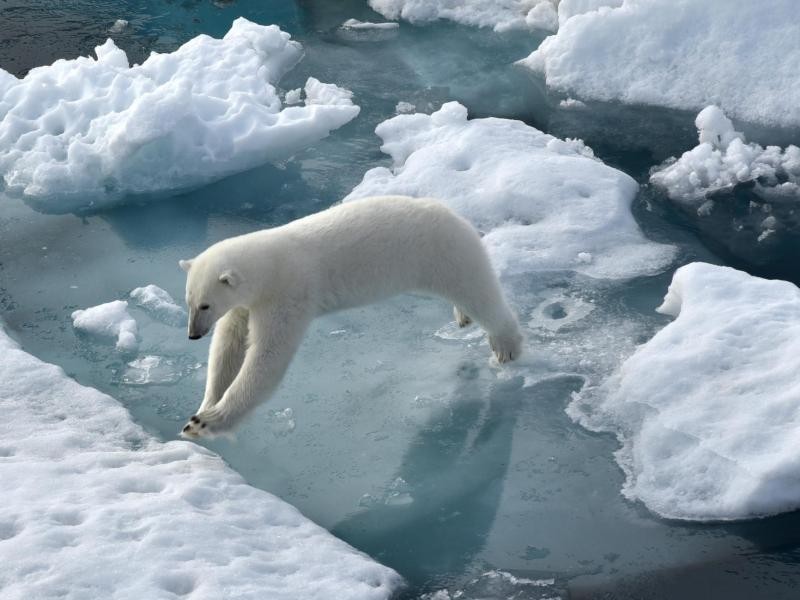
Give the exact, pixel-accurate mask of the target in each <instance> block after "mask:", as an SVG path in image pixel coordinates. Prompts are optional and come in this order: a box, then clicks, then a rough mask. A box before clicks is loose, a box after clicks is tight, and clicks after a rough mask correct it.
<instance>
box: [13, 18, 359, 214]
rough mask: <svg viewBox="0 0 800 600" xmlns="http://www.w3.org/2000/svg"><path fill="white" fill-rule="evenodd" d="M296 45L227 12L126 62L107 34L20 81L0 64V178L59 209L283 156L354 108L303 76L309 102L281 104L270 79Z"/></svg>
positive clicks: (187, 183)
mask: <svg viewBox="0 0 800 600" xmlns="http://www.w3.org/2000/svg"><path fill="white" fill-rule="evenodd" d="M302 52H303V51H302V47H301V46H300V44H298V43H297V42H295V41H292V40H291V39H290V36H289V34H288V33H285V32H283V31H281V30H280V29H279V28H278V27H276V26H274V25H270V26H262V25H257V24H255V23H252V22H250V21H248V20H246V19H244V18H239V19H236V20H235V21H234V22H233V25H232V26H231V29H230V31H229V32H228V33H227V34H226V35H225V37H224V38H222V39H213V38H211V37H208V36H206V35H200V36H198V37H196V38H194V39H192V40H190V41H189V42H187V43H186V44H184V45H183V46H181V47H180V48H178V49H177V50H175V51H174V52H172V53H171V54H156V53H153V54H151V55H150V57H149V58H148V59H147V60H146V61H145V62H144V63H143V64H141V65H134V66H133V67H130V66H129V65H128V59H127V56H126V55H125V52H123V51H122V50H120V49H119V48H117V47H116V46H115V45H114V42H113V41H111V40H108V41H107V42H106V43H105V44H103V45H102V46H98V47H97V48H96V54H97V60H94V59H91V58H78V59H75V60H59V61H56V62H55V63H53V64H52V65H50V66H46V67H39V68H36V69H33V70H31V71H30V73H29V74H28V75H27V76H26V77H25V78H24V79H16V78H14V77H12V76H10V75H9V74H7V73H5V72H4V71H2V70H0V176H2V178H3V181H4V182H5V185H6V187H7V188H8V189H9V190H10V191H12V192H16V193H23V194H25V195H27V196H29V197H31V198H32V199H35V200H36V203H37V205H40V206H42V207H43V208H44V209H46V210H53V211H68V210H73V209H75V208H81V207H86V206H87V205H91V206H95V207H96V206H99V205H103V204H109V203H112V202H117V201H119V200H120V199H121V198H123V197H124V196H125V195H126V194H144V195H162V194H166V193H173V192H176V191H179V190H185V189H187V188H192V187H197V186H200V185H203V184H206V183H208V182H210V181H213V180H216V179H220V178H222V177H225V176H227V175H230V174H232V173H235V172H239V171H243V170H246V169H249V168H252V167H255V166H257V165H260V164H262V163H264V162H267V161H270V160H282V159H285V158H287V157H288V156H289V155H291V154H292V153H294V152H295V151H297V150H299V149H301V148H303V147H305V146H307V145H308V144H311V143H313V142H315V141H317V140H319V139H321V138H323V137H325V136H326V135H328V133H329V132H330V131H331V130H333V129H336V128H338V127H340V126H342V125H343V124H345V123H347V122H348V121H350V120H351V119H353V118H354V117H355V116H356V115H357V114H358V112H359V108H358V107H357V106H355V105H354V104H353V103H352V101H351V94H350V93H349V92H347V91H346V90H342V89H340V88H337V87H336V86H334V85H332V84H329V85H326V84H321V83H320V82H319V81H317V80H316V79H314V78H309V80H308V82H307V83H306V95H307V97H308V98H310V99H311V101H307V102H306V104H307V105H306V106H305V107H300V106H298V107H288V108H286V109H283V110H282V107H281V102H280V99H279V96H278V92H277V90H276V89H275V87H274V86H275V84H276V83H277V82H278V80H279V79H280V78H281V77H282V76H283V75H284V73H286V71H288V70H289V69H291V68H292V67H293V66H294V65H295V64H296V63H297V62H298V61H299V60H300V58H301V57H302ZM311 105H313V106H311Z"/></svg>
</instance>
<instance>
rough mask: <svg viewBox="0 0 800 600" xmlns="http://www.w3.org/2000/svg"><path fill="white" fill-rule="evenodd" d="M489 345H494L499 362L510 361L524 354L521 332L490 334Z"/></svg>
mask: <svg viewBox="0 0 800 600" xmlns="http://www.w3.org/2000/svg"><path fill="white" fill-rule="evenodd" d="M489 345H490V346H491V347H492V352H494V355H495V357H496V358H497V362H499V363H506V362H510V361H512V360H516V359H517V358H519V355H520V354H522V335H521V334H520V333H519V332H515V333H513V334H511V335H505V336H494V335H492V336H489Z"/></svg>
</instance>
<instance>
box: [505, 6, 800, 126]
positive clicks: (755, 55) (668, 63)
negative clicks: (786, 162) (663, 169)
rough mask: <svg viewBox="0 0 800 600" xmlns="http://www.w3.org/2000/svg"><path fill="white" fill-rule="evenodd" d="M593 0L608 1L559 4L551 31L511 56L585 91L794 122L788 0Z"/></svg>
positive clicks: (796, 76)
mask: <svg viewBox="0 0 800 600" xmlns="http://www.w3.org/2000/svg"><path fill="white" fill-rule="evenodd" d="M566 1H567V0H564V2H562V4H564V3H565V2H566ZM580 3H581V2H575V4H576V5H578V4H580ZM570 4H572V3H570ZM602 4H611V5H612V6H611V7H605V8H600V9H599V10H595V11H592V12H587V13H583V14H580V15H578V16H571V17H570V16H569V15H568V14H567V13H568V12H569V11H568V10H567V8H568V7H563V8H564V11H563V17H568V18H565V19H562V21H561V24H560V27H559V30H558V33H557V34H556V35H553V36H550V37H548V38H547V39H546V40H545V41H544V42H542V44H541V45H540V46H539V48H538V49H537V50H535V51H534V52H533V53H532V54H531V55H530V56H529V57H528V58H527V59H524V60H523V61H520V62H521V63H522V64H524V65H526V66H528V67H530V68H532V69H534V70H536V71H540V72H542V73H543V74H544V75H545V77H546V80H547V84H548V85H549V86H551V87H554V88H557V89H559V90H564V91H569V92H572V93H575V94H577V95H579V96H582V97H585V98H594V99H598V100H607V101H612V100H620V101H622V102H626V103H637V104H651V105H657V106H668V107H673V108H682V109H689V110H699V109H701V108H702V107H704V106H706V105H708V104H712V103H715V104H718V105H719V106H720V107H721V108H722V109H723V110H724V111H725V112H726V113H728V114H729V115H732V116H734V117H737V118H739V119H743V120H747V121H752V122H758V123H765V124H772V125H800V73H799V72H798V70H797V68H796V65H797V64H798V63H800V45H799V44H793V43H787V40H797V39H800V20H798V19H797V3H796V1H795V0H765V1H764V2H730V0H703V1H702V2H699V1H697V0H625V1H624V2H616V3H605V2H603V3H602ZM559 12H560V13H562V10H561V8H560V9H559ZM743 73H747V74H748V76H747V77H743V76H742V74H743Z"/></svg>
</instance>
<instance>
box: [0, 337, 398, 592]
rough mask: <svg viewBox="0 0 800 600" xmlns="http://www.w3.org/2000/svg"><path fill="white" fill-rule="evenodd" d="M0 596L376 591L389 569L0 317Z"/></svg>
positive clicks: (392, 585) (388, 585) (387, 581)
mask: <svg viewBox="0 0 800 600" xmlns="http://www.w3.org/2000/svg"><path fill="white" fill-rule="evenodd" d="M0 355H2V357H3V360H2V361H0V382H2V386H0V410H2V413H3V419H2V422H0V481H2V482H3V510H2V511H0V562H2V565H3V568H2V569H0V596H2V597H3V598H4V599H5V600H27V599H29V598H64V597H69V598H109V599H111V598H113V599H118V600H125V599H129V598H130V599H134V598H135V599H137V600H138V599H141V598H175V597H179V596H186V597H191V598H196V599H198V600H201V599H206V598H207V599H209V600H211V599H213V600H217V599H219V598H242V599H253V600H255V599H260V598H264V597H265V594H266V595H267V596H268V597H269V598H271V599H274V600H282V599H285V600H297V599H298V598H337V599H348V600H385V599H387V598H389V597H391V596H392V594H393V592H394V591H395V590H396V588H397V587H399V585H400V584H401V582H400V578H399V576H398V575H397V574H396V573H395V572H394V571H392V570H391V569H388V568H386V567H383V566H381V565H379V564H377V563H375V562H374V561H372V560H371V559H370V558H368V557H367V556H365V555H363V554H361V553H359V552H357V551H355V550H353V549H352V548H351V547H349V546H348V545H347V544H345V543H344V542H342V541H340V540H338V539H336V538H335V537H333V536H332V535H330V534H329V533H328V532H327V531H325V530H324V529H322V528H320V527H318V526H317V525H315V524H313V523H312V522H311V521H309V520H308V519H306V518H305V517H303V516H302V515H301V514H300V513H299V512H298V511H297V510H296V509H294V508H293V507H291V506H290V505H288V504H286V503H285V502H283V501H281V500H279V499H278V498H276V497H274V496H272V495H270V494H268V493H266V492H263V491H260V490H257V489H255V488H253V487H251V486H249V485H247V484H246V483H245V482H244V481H243V479H242V478H241V477H240V476H239V475H237V474H236V473H234V472H233V471H232V470H231V469H230V468H228V467H227V466H226V465H225V464H224V463H223V462H222V460H221V459H220V458H218V457H217V456H215V455H213V454H212V453H210V452H208V451H207V450H204V449H203V448H201V447H199V446H196V445H194V444H191V443H188V442H183V441H173V442H168V443H161V442H158V441H156V440H155V439H153V438H152V437H150V436H149V435H148V434H146V433H145V432H144V431H143V430H142V429H141V428H139V427H138V426H137V425H135V424H134V423H133V422H132V421H131V419H130V417H129V415H128V413H127V412H126V411H125V409H123V408H122V407H121V406H120V405H119V404H117V402H116V401H115V400H113V399H112V398H110V397H108V396H106V395H104V394H102V393H100V392H98V391H97V390H94V389H92V388H86V387H83V386H81V385H79V384H77V383H76V382H74V381H73V380H71V379H69V378H68V377H67V376H66V375H65V374H64V372H63V371H62V370H61V369H59V368H58V367H55V366H53V365H49V364H46V363H43V362H41V361H39V360H38V359H36V358H34V357H33V356H31V355H29V354H27V353H25V352H23V351H22V350H20V349H19V347H18V346H17V345H16V344H15V343H14V342H12V341H11V340H10V339H9V338H8V336H7V335H6V334H5V333H4V332H3V331H2V330H0Z"/></svg>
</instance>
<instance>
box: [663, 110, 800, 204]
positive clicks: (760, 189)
mask: <svg viewBox="0 0 800 600" xmlns="http://www.w3.org/2000/svg"><path fill="white" fill-rule="evenodd" d="M695 125H697V131H698V134H699V144H698V145H697V146H695V147H694V148H692V149H691V150H689V151H687V152H684V153H683V155H682V156H681V157H680V158H679V159H674V158H672V159H670V160H668V161H667V162H665V163H664V164H663V165H661V166H659V167H657V168H655V169H654V170H653V171H652V172H651V175H650V181H651V182H652V183H654V184H656V185H658V186H659V187H662V188H664V189H665V190H666V192H667V193H668V194H669V196H670V198H672V199H673V200H677V201H679V202H685V203H692V204H700V203H702V202H703V201H704V199H705V198H706V196H708V195H709V194H710V193H713V192H717V191H720V190H726V189H732V188H733V187H734V186H735V185H737V184H739V183H744V182H747V181H755V182H756V183H755V186H754V191H755V193H757V194H759V195H761V196H765V197H770V196H775V195H776V194H781V195H787V196H788V195H795V196H800V148H798V147H797V146H794V145H789V146H787V147H786V149H785V150H781V149H780V148H779V147H778V146H767V147H766V148H764V147H762V146H760V145H758V144H755V143H747V141H746V140H745V136H744V134H742V133H740V132H738V131H735V130H734V127H733V123H731V121H730V119H728V118H727V117H726V116H725V113H723V112H722V110H721V109H720V108H719V107H717V106H708V107H706V108H704V109H703V110H702V111H701V112H700V114H698V115H697V119H695Z"/></svg>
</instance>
